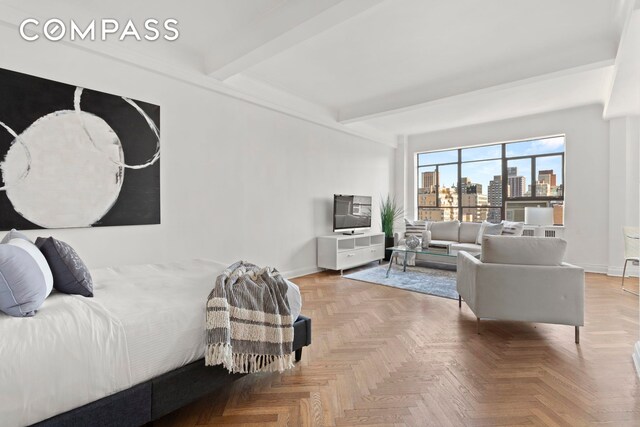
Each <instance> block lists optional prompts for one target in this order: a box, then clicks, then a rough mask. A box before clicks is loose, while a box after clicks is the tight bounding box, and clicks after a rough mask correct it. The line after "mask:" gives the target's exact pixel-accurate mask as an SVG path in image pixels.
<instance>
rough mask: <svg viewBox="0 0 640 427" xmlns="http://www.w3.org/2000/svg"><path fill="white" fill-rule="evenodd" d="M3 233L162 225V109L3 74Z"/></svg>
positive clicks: (0, 208) (0, 107)
mask: <svg viewBox="0 0 640 427" xmlns="http://www.w3.org/2000/svg"><path fill="white" fill-rule="evenodd" d="M0 171H1V182H0V229H1V230H8V229H11V228H17V229H34V228H69V227H95V226H115V225H137V224H159V223H160V107H159V106H157V105H153V104H149V103H146V102H142V101H137V100H134V99H130V98H127V97H124V96H117V95H111V94H107V93H103V92H98V91H95V90H90V89H84V88H82V87H78V86H72V85H68V84H65V83H59V82H55V81H52V80H47V79H43V78H39V77H35V76H30V75H27V74H22V73H17V72H14V71H9V70H3V69H0Z"/></svg>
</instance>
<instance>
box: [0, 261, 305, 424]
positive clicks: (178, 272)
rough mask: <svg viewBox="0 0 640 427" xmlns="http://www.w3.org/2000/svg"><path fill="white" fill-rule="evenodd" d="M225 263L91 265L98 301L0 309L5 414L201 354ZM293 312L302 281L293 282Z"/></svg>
mask: <svg viewBox="0 0 640 427" xmlns="http://www.w3.org/2000/svg"><path fill="white" fill-rule="evenodd" d="M225 267H226V266H225V265H222V264H218V263H215V262H211V261H202V260H193V261H188V262H182V263H174V264H166V265H140V266H128V267H119V268H103V269H97V270H93V271H92V272H91V273H92V276H93V279H94V295H95V297H94V298H83V297H80V296H74V295H62V294H53V295H52V296H50V297H49V298H48V299H47V300H46V301H45V303H44V305H43V306H42V308H41V309H40V310H39V311H38V313H37V314H36V316H34V317H31V318H19V319H18V318H11V317H9V316H6V315H4V314H0V337H1V338H0V362H1V363H0V420H2V425H3V426H5V425H7V426H13V425H16V426H18V425H25V424H32V423H34V422H37V421H40V420H43V419H46V418H49V417H51V416H53V415H56V414H59V413H62V412H66V411H68V410H70V409H73V408H76V407H78V406H82V405H84V404H86V403H89V402H91V401H94V400H97V399H99V398H102V397H104V396H107V395H110V394H113V393H115V392H118V391H120V390H123V389H126V388H129V387H131V386H133V385H135V384H138V383H141V382H144V381H146V380H149V379H151V378H154V377H156V376H158V375H161V374H163V373H165V372H168V371H170V370H172V369H176V368H178V367H180V366H183V365H185V364H187V363H190V362H193V361H195V360H198V359H200V358H202V357H203V356H204V341H205V340H204V319H205V302H206V299H207V296H208V295H209V292H210V291H211V288H212V287H213V283H214V280H215V277H216V276H217V275H218V274H219V273H220V272H221V271H222V270H223V269H224V268H225ZM288 284H289V291H288V292H287V297H288V299H289V305H290V306H291V314H292V316H293V318H294V319H295V318H297V317H298V315H299V314H300V309H301V298H300V291H299V289H298V287H297V286H296V285H295V284H293V283H291V282H288Z"/></svg>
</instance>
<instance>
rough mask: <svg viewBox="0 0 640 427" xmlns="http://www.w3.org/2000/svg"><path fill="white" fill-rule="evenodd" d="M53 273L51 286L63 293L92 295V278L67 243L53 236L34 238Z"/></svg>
mask: <svg viewBox="0 0 640 427" xmlns="http://www.w3.org/2000/svg"><path fill="white" fill-rule="evenodd" d="M36 246H37V247H38V248H39V249H40V251H41V252H42V254H43V255H44V257H45V258H46V259H47V262H48V263H49V266H50V267H51V272H52V274H53V287H54V288H55V289H56V290H57V291H60V292H63V293H65V294H73V295H82V296H84V297H92V296H93V280H92V279H91V274H90V273H89V269H88V268H87V266H86V265H85V263H84V262H83V261H82V259H80V256H78V253H77V252H76V251H75V250H74V249H73V248H72V247H71V246H69V244H67V243H65V242H63V241H61V240H57V239H54V238H53V237H48V238H43V237H38V238H37V239H36Z"/></svg>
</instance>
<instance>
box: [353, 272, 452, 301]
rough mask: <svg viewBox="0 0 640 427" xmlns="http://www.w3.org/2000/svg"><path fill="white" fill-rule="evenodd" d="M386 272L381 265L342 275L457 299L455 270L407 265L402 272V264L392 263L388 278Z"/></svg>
mask: <svg viewBox="0 0 640 427" xmlns="http://www.w3.org/2000/svg"><path fill="white" fill-rule="evenodd" d="M386 274H387V266H386V265H383V266H379V267H374V268H369V269H367V270H361V271H357V272H355V273H351V274H346V275H345V276H344V277H346V278H347V279H353V280H360V281H362V282H369V283H375V284H378V285H384V286H391V287H393V288H399V289H406V290H409V291H415V292H421V293H423V294H429V295H435V296H438V297H443V298H450V299H458V292H457V291H456V272H455V271H448V270H439V269H434V268H426V267H409V266H407V271H406V272H403V271H402V266H397V265H394V266H393V267H391V271H390V272H389V278H388V279H387V278H386V277H385V276H386Z"/></svg>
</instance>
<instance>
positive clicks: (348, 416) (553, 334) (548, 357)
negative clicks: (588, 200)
mask: <svg viewBox="0 0 640 427" xmlns="http://www.w3.org/2000/svg"><path fill="white" fill-rule="evenodd" d="M294 281H295V282H296V283H298V284H299V285H300V289H301V291H302V295H303V301H304V306H303V313H305V314H306V315H308V316H310V317H312V319H313V344H312V345H311V347H308V348H305V350H304V354H303V359H302V361H301V362H300V363H299V364H298V366H297V367H296V368H295V369H294V370H292V371H290V372H287V373H285V374H258V375H250V376H246V377H244V378H242V379H241V380H239V381H237V382H236V383H235V385H234V386H233V387H232V388H231V389H229V390H226V391H225V392H224V394H223V395H213V396H210V397H206V398H204V399H202V400H200V401H198V402H196V403H194V404H192V405H190V406H188V407H185V408H183V409H181V410H179V411H176V412H175V413H173V414H170V415H168V416H166V417H164V418H163V419H161V420H159V421H157V422H155V423H154V426H156V427H165V426H207V425H218V424H223V425H251V426H256V425H273V426H280V425H290V426H306V425H314V426H323V425H325V426H347V425H368V426H374V425H379V426H383V425H384V426H430V425H434V426H494V425H551V426H562V425H599V424H602V425H611V426H627V425H628V426H632V425H633V426H640V381H639V380H638V379H637V377H636V375H635V371H634V367H633V362H632V360H631V352H632V348H633V344H634V342H635V341H636V340H638V299H637V297H636V296H634V295H631V294H628V293H623V292H622V291H621V290H620V287H619V283H620V282H619V279H615V278H608V277H606V276H602V275H594V274H588V275H587V284H586V325H585V327H584V328H582V330H581V343H580V345H576V344H574V342H573V328H572V327H570V326H558V325H544V324H530V323H517V322H499V321H483V324H482V333H481V335H477V334H476V320H475V317H474V316H473V314H472V313H471V311H470V310H469V309H468V308H467V307H466V306H464V304H463V308H462V309H461V310H459V309H458V302H457V301H454V300H448V299H443V298H437V297H433V296H428V295H423V294H418V293H412V292H408V291H403V290H399V289H394V288H389V287H384V286H379V285H374V284H368V283H363V282H357V281H352V280H348V279H344V278H342V277H340V276H339V275H337V274H333V273H319V274H314V275H310V276H305V277H302V278H299V279H296V280H294Z"/></svg>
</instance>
